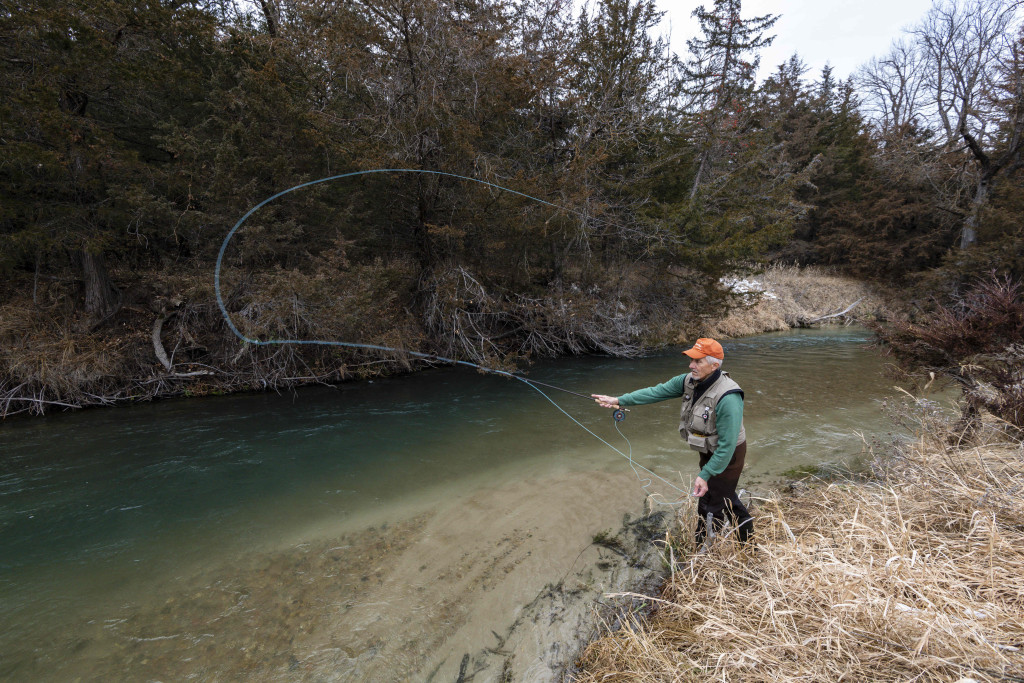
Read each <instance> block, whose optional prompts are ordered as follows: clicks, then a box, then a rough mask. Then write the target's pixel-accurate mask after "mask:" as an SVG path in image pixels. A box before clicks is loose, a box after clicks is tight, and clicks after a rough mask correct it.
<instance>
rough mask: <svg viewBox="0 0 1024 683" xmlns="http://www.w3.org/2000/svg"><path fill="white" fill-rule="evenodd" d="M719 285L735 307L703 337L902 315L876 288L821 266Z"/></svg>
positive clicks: (706, 327)
mask: <svg viewBox="0 0 1024 683" xmlns="http://www.w3.org/2000/svg"><path fill="white" fill-rule="evenodd" d="M722 284H723V286H724V287H725V288H726V289H727V290H729V291H730V292H731V293H732V295H733V298H734V300H735V301H734V305H733V307H731V308H730V309H729V310H728V312H727V313H726V315H725V316H724V317H717V318H716V317H711V318H709V319H708V320H707V321H706V322H705V323H704V324H703V326H702V328H701V329H700V330H697V332H698V333H699V334H701V335H702V336H709V337H713V338H720V339H729V338H735V337H746V336H750V335H754V334H763V333H765V332H779V331H783V330H788V329H791V328H794V327H806V326H810V325H842V324H850V323H852V322H860V323H864V322H870V321H877V320H888V319H891V318H893V317H897V316H901V315H902V314H903V313H902V311H901V310H900V304H899V303H898V302H896V301H894V300H893V299H892V298H891V297H887V296H885V295H884V293H883V292H882V291H881V290H880V289H879V288H878V287H876V286H873V285H871V284H870V283H867V282H864V281H861V280H856V279H854V278H851V277H845V276H842V275H838V274H836V273H835V272H832V271H830V270H828V269H825V268H816V267H807V268H796V267H794V266H773V267H771V268H768V269H767V270H765V271H764V272H762V273H759V274H756V275H751V276H748V277H743V278H741V277H730V278H725V279H724V280H723V282H722ZM684 334H685V333H684ZM685 341H687V339H685V338H680V342H685Z"/></svg>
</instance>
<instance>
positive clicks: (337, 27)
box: [0, 0, 1024, 388]
mask: <svg viewBox="0 0 1024 683" xmlns="http://www.w3.org/2000/svg"><path fill="white" fill-rule="evenodd" d="M1020 14H1021V10H1020V7H1019V3H1011V2H1004V1H1003V0H965V1H957V2H951V1H946V2H939V3H937V4H936V6H935V7H934V8H933V9H932V11H931V12H930V13H929V14H928V15H927V16H926V17H924V18H922V21H921V23H920V24H919V25H917V26H916V27H915V28H913V30H911V31H908V32H906V33H905V34H904V35H903V36H902V37H900V38H899V41H898V42H896V43H894V46H893V48H892V51H891V52H890V53H889V54H888V55H885V56H883V57H879V58H878V59H876V60H875V61H873V62H871V63H870V64H868V65H865V67H864V68H863V69H862V70H861V71H860V72H859V73H858V74H857V75H856V76H855V77H853V78H851V79H849V80H846V81H840V80H837V79H836V78H834V77H833V75H832V73H831V72H830V71H829V70H828V69H826V70H825V71H824V72H823V73H821V74H817V75H812V76H810V77H809V76H808V74H807V73H806V68H805V67H804V65H803V64H802V62H801V61H800V59H799V57H798V56H796V55H794V56H793V57H792V58H791V59H790V60H788V61H787V62H786V63H785V64H782V65H779V66H778V67H777V68H775V69H774V70H773V71H770V76H769V77H768V78H766V79H765V80H763V81H762V82H760V83H759V82H758V81H757V80H756V74H757V71H758V68H759V57H758V53H759V50H760V49H761V48H762V47H764V46H765V45H767V44H768V43H769V42H770V41H771V36H772V26H773V24H774V22H775V20H776V18H777V17H775V16H771V15H767V16H763V17H750V16H746V15H745V14H744V13H743V11H742V8H741V3H740V0H714V3H713V4H712V5H710V6H705V7H701V8H698V9H697V10H696V11H695V15H696V16H697V18H698V20H699V27H700V30H699V33H698V35H696V36H694V37H693V38H692V39H691V40H690V41H689V42H688V45H689V51H688V53H687V54H685V55H678V56H677V55H675V54H673V53H672V52H671V51H670V50H669V47H668V44H667V41H666V40H664V39H661V38H658V37H657V36H658V31H659V23H660V21H661V13H660V12H659V11H658V10H657V8H656V6H655V4H654V2H652V1H651V0H597V1H596V2H594V3H592V4H590V5H588V6H586V7H585V8H584V9H583V10H578V9H576V8H575V7H574V4H573V3H568V2H563V1H561V0H497V1H488V0H344V1H341V2H335V1H332V0H259V1H258V2H243V1H241V0H205V1H204V0H175V1H169V0H163V1H159V0H158V1H153V2H125V1H124V0H89V2H85V1H84V0H30V1H22V0H14V1H13V2H7V3H5V4H4V5H3V7H2V8H0V79H2V83H0V92H2V93H3V97H2V100H0V155H2V162H0V270H2V273H3V275H4V280H5V281H6V284H5V285H4V288H5V289H4V291H5V292H7V294H6V295H5V296H4V298H5V299H7V300H8V301H9V302H10V301H14V300H15V299H17V300H19V301H21V302H23V303H24V302H30V303H31V306H30V307H29V309H32V310H35V311H36V313H37V314H38V315H37V317H40V318H46V319H47V320H49V322H48V323H47V324H48V325H50V326H51V327H54V329H58V328H59V329H61V330H63V331H65V332H68V333H93V332H95V331H97V330H101V329H103V328H104V327H105V326H108V327H109V326H112V325H113V326H116V325H117V324H118V321H119V319H120V318H119V317H123V316H126V315H129V316H130V315H131V312H132V311H133V310H134V311H136V313H138V314H139V315H141V313H139V312H140V311H146V312H147V313H146V314H147V315H148V316H149V320H150V323H152V319H153V318H152V315H153V314H155V315H156V316H157V321H158V322H159V323H160V325H163V323H164V322H166V321H169V322H168V325H172V326H176V327H175V330H176V332H175V334H177V335H179V336H178V341H177V342H176V343H175V344H176V346H175V348H177V349H179V350H180V355H179V356H178V357H177V359H175V357H174V350H173V349H172V350H170V351H165V354H166V355H165V357H159V356H160V354H159V352H158V353H157V356H158V358H159V360H160V363H161V364H162V365H163V366H164V368H165V369H166V370H167V371H171V369H172V367H174V368H176V367H177V365H176V364H177V363H178V361H180V360H181V358H183V357H188V356H187V354H186V351H189V350H191V351H190V353H192V356H191V358H192V360H195V359H197V358H199V357H200V356H201V355H202V354H203V353H205V352H209V344H208V343H207V344H204V343H201V342H199V341H197V340H196V337H197V335H198V334H199V332H197V330H198V329H207V330H208V329H210V328H211V326H213V325H214V323H213V322H212V321H214V320H215V319H216V318H217V316H216V315H215V312H211V311H210V310H209V308H210V302H211V299H210V287H209V283H208V280H209V279H210V278H211V277H212V265H213V260H214V258H215V256H216V253H217V250H218V248H219V246H220V243H221V240H222V239H223V238H224V235H225V234H226V232H227V230H228V229H229V228H230V227H231V226H232V225H233V224H234V223H235V222H236V221H237V220H238V219H239V218H240V217H241V216H242V215H243V214H244V213H245V212H246V211H247V210H248V209H249V208H251V207H252V206H254V205H255V204H257V203H258V202H260V201H262V200H263V199H266V198H267V197H269V196H271V195H273V194H275V193H277V192H279V191H281V190H283V189H286V188H289V187H292V186H294V185H297V184H299V183H302V182H306V181H310V180H315V179H318V178H322V177H325V176H330V175H335V174H340V173H345V172H350V171H357V170H368V169H379V168H402V169H421V170H432V171H442V172H445V173H451V174H458V175H464V176H470V177H473V178H477V179H479V180H483V181H487V182H489V183H494V184H497V185H501V186H505V187H509V188H512V189H514V190H516V191H517V192H521V193H525V194H527V195H531V196H535V197H538V198H541V199H543V200H544V201H546V202H550V203H553V204H556V205H558V206H561V207H565V210H557V209H552V208H551V207H549V206H545V205H543V204H539V203H536V202H532V201H530V200H528V199H526V198H524V197H522V196H520V195H516V194H512V193H503V192H499V191H496V190H494V189H493V188H489V187H487V186H484V185H480V184H476V183H467V182H465V181H460V180H458V179H455V178H452V177H449V176H441V175H433V176H427V175H416V176H412V175H406V174H395V175H387V174H380V175H370V176H361V177H357V178H352V179H350V180H345V181H339V182H335V183H326V184H322V185H317V186H315V187H311V188H308V189H306V190H302V191H300V192H296V193H292V194H290V195H288V196H287V197H286V198H283V199H282V200H280V201H278V202H275V203H273V204H271V205H268V206H267V207H265V208H264V209H262V210H261V211H260V212H258V213H257V214H255V215H254V216H253V217H252V218H251V219H250V220H249V221H248V223H247V224H246V226H245V228H244V229H243V230H242V231H240V234H239V235H238V237H237V239H236V240H235V242H234V243H233V244H232V246H231V249H230V250H229V252H228V254H227V260H226V266H227V268H228V272H227V273H226V275H225V278H226V280H225V281H226V284H227V292H226V297H227V302H228V307H229V309H230V310H231V312H232V314H233V315H236V316H237V318H238V321H239V323H238V324H239V325H240V326H242V327H243V328H244V329H246V330H249V331H251V332H252V333H253V334H273V335H276V336H281V335H287V336H289V337H293V338H324V336H325V335H330V336H332V338H342V337H340V336H338V335H350V336H349V337H347V338H354V337H358V338H360V339H362V340H363V341H369V342H375V343H381V342H387V341H389V340H390V341H393V342H396V343H397V342H401V343H405V344H417V345H420V346H427V347H430V348H433V349H436V350H439V351H444V352H446V353H455V354H459V355H461V356H464V357H472V358H477V359H482V358H490V357H507V356H508V355H509V354H512V355H516V354H519V355H533V354H538V353H549V354H555V353H564V352H578V351H585V350H604V351H610V352H613V353H615V352H629V351H630V350H631V349H633V348H634V346H635V344H636V343H638V339H639V338H640V337H642V336H643V334H644V333H645V331H646V332H647V333H650V332H651V330H653V329H654V328H656V327H657V324H656V321H657V320H658V319H659V318H662V317H665V316H668V315H675V314H676V313H678V306H680V305H684V306H686V307H689V308H690V309H694V308H699V307H700V306H702V305H705V304H706V303H707V301H709V300H710V299H709V297H711V293H710V290H711V289H713V287H709V286H708V284H707V283H713V282H715V281H716V280H717V278H718V277H719V276H720V275H721V274H722V273H724V272H726V271H728V270H732V269H735V268H737V267H741V266H746V265H750V264H756V263H759V262H764V261H766V260H776V261H780V260H781V261H787V262H792V263H798V264H810V263H816V264H831V265H835V266H837V267H840V268H842V269H844V270H846V271H848V272H850V273H852V274H856V275H858V276H862V277H865V278H870V279H878V280H885V281H892V282H895V283H899V284H900V286H912V285H915V284H916V285H919V286H920V285H921V283H922V282H927V283H928V284H929V286H932V287H935V286H937V285H941V288H942V289H944V290H950V291H952V290H955V289H956V288H957V287H959V286H960V284H961V283H962V282H964V281H965V280H966V279H968V278H970V277H972V276H973V275H974V274H977V273H981V272H987V271H991V270H993V269H995V270H998V271H1001V272H1003V271H1005V272H1009V273H1012V274H1014V275H1017V276H1019V275H1020V274H1022V272H1024V256H1022V245H1024V219H1022V216H1024V176H1022V173H1021V168H1022V156H1021V151H1022V146H1024V141H1022V138H1024V90H1022V88H1024V33H1022V30H1021V21H1020V19H1021V16H1020ZM837 30H838V27H837ZM922 274H927V276H925V275H922ZM187 302H191V304H192V307H191V308H188V307H187V306H185V304H186V303H187ZM32 307H34V308H32ZM29 309H24V310H29ZM126 310H127V312H126ZM44 311H45V314H44V313H43V312H44ZM19 316H20V317H19ZM19 316H15V315H13V314H10V313H9V314H8V315H7V316H6V317H7V318H8V321H7V324H5V325H3V326H2V327H3V328H4V329H2V330H0V334H3V335H4V338H5V340H7V341H5V344H7V343H14V342H12V341H11V340H13V339H18V338H21V339H24V338H26V335H29V334H30V328H31V327H32V326H31V325H30V324H29V322H27V318H26V316H28V317H32V316H31V315H30V314H28V313H25V314H24V315H21V314H19ZM190 316H191V317H190ZM204 316H205V317H204ZM15 318H17V320H15ZM201 318H202V319H204V320H206V321H207V322H205V323H201V324H200V322H197V321H199V320H200V319H201ZM122 324H126V323H124V321H123V320H122ZM148 324H149V323H148ZM189 324H193V325H195V326H196V327H194V328H189V327H188V325H189ZM128 326H129V327H131V325H128ZM136 327H138V325H136ZM139 329H141V328H139ZM190 329H191V332H190V331H189V330H190ZM146 330H147V339H148V338H149V337H148V334H149V328H148V327H147V328H146ZM223 332H224V330H223V328H219V329H218V333H223ZM161 334H162V330H161V328H158V326H154V330H153V331H152V335H153V340H154V342H155V343H156V346H157V347H159V346H160V335H161ZM18 335H21V337H19V336H18ZM289 353H291V352H289ZM235 360H236V361H237V358H236V359H235ZM293 360H294V359H293ZM328 360H329V359H324V358H317V359H314V360H310V358H309V357H308V356H307V357H305V360H304V361H303V362H305V363H307V364H308V363H313V364H318V367H319V366H320V365H324V366H326V365H329V364H330V363H329V362H328ZM349 360H351V359H349ZM150 361H152V357H151V358H150ZM165 361H166V362H165ZM207 361H210V359H209V358H207ZM140 362H141V361H140ZM210 362H212V361H210ZM12 363H13V361H11V360H10V359H8V360H7V363H6V370H5V375H6V378H5V379H4V382H5V386H6V387H8V388H9V387H10V386H11V384H8V382H17V381H19V380H17V377H15V375H17V373H15V372H14V371H13V370H11V367H13V365H12ZM325 364H326V365H325ZM285 366H287V369H283V368H285ZM281 367H282V373H284V374H285V375H287V373H288V372H292V371H293V370H294V367H295V363H294V362H292V361H291V360H289V362H288V363H286V364H285V365H284V366H281ZM197 371H198V370H197ZM140 372H141V370H140ZM313 374H314V375H315V374H316V373H315V372H314V373H313ZM12 377H14V379H12ZM264 377H265V375H264ZM24 381H29V380H24ZM32 381H35V380H32Z"/></svg>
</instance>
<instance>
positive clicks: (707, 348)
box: [683, 339, 725, 360]
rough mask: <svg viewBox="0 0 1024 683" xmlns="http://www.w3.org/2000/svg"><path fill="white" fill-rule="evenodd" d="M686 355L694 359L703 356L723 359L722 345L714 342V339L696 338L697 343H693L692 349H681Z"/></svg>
mask: <svg viewBox="0 0 1024 683" xmlns="http://www.w3.org/2000/svg"><path fill="white" fill-rule="evenodd" d="M683 353H685V354H686V355H687V356H689V357H690V358H694V359H698V360H699V359H701V358H703V357H704V356H711V357H712V358H717V359H718V360H725V351H724V350H722V345H721V344H719V343H718V342H716V341H715V340H714V339H698V340H697V343H696V344H694V345H693V348H692V349H689V350H688V351H683Z"/></svg>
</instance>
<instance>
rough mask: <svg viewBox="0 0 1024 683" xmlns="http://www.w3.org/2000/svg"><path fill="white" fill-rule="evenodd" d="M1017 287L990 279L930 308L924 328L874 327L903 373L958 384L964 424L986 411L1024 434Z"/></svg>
mask: <svg viewBox="0 0 1024 683" xmlns="http://www.w3.org/2000/svg"><path fill="white" fill-rule="evenodd" d="M1022 290H1024V286H1022V284H1021V282H1020V281H1016V280H1013V279H1011V278H1009V277H999V276H997V275H996V274H995V273H991V274H990V275H989V276H988V277H987V278H985V279H980V280H977V281H975V282H974V283H973V284H972V285H971V287H970V289H968V290H967V292H966V293H965V294H964V295H963V296H959V297H956V298H955V299H954V300H953V301H952V302H950V303H948V304H938V303H935V302H933V308H932V310H930V311H928V312H927V315H925V316H921V317H922V318H924V320H923V322H919V323H913V322H905V321H898V322H894V323H893V324H891V325H888V326H880V325H876V326H875V327H876V331H877V333H878V335H879V338H880V339H881V340H882V341H883V342H884V343H885V344H886V345H888V347H889V348H890V349H892V351H893V353H894V354H895V355H896V357H897V359H898V360H899V361H900V363H901V364H902V366H903V368H905V369H907V370H920V369H924V370H926V371H929V372H931V373H933V376H934V374H941V375H943V376H944V377H948V378H950V379H952V380H953V381H955V382H956V383H958V384H959V385H960V386H961V387H962V388H963V392H964V397H965V399H966V401H965V404H964V415H963V417H964V420H965V424H970V425H972V426H973V425H974V424H976V423H977V417H978V415H980V411H982V410H986V411H988V412H990V413H992V414H993V415H995V416H997V417H998V418H1000V419H1002V420H1005V421H1007V422H1008V423H1009V424H1011V425H1014V426H1015V427H1017V428H1020V429H1024V297H1022Z"/></svg>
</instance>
